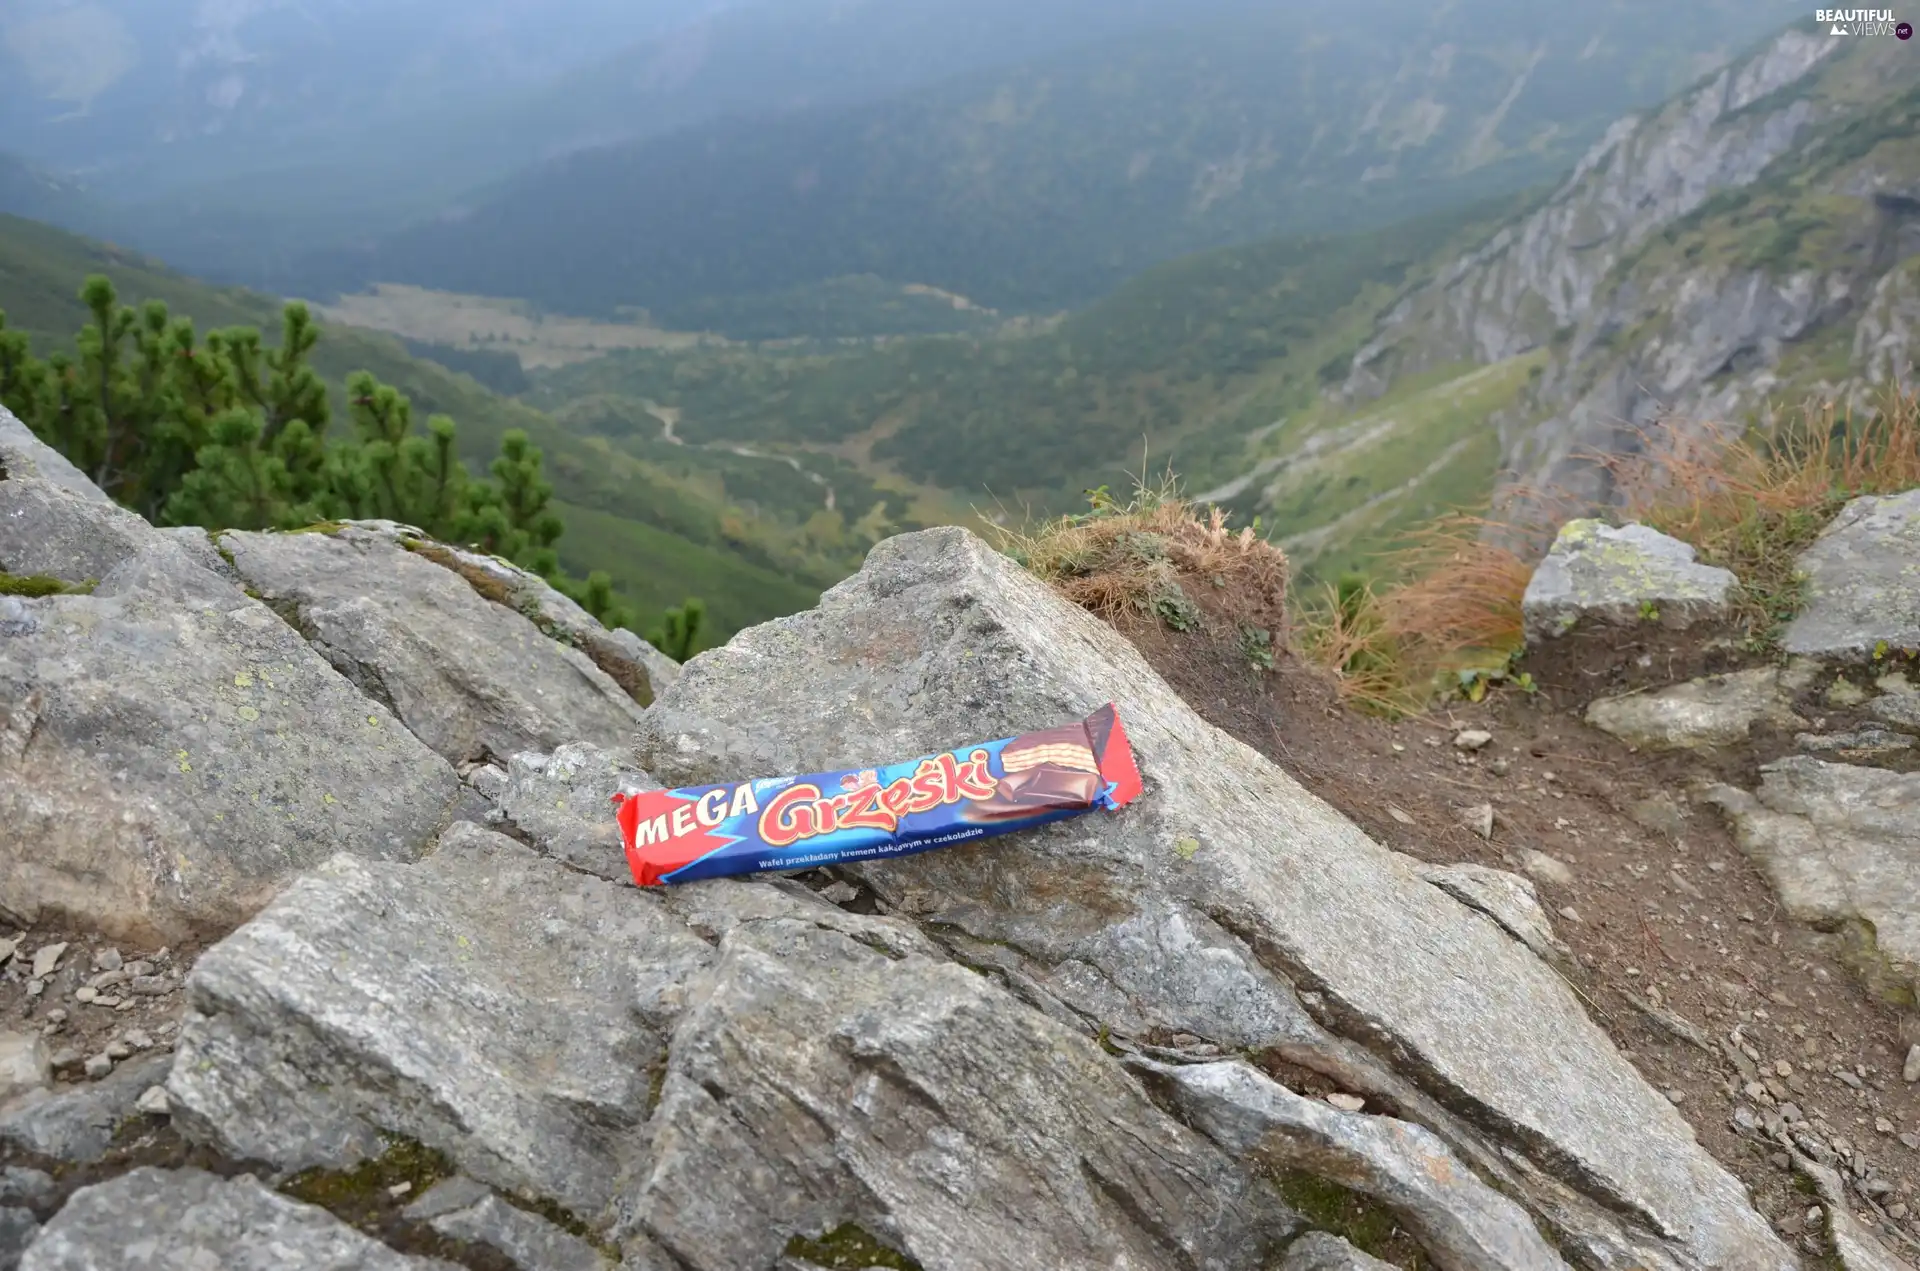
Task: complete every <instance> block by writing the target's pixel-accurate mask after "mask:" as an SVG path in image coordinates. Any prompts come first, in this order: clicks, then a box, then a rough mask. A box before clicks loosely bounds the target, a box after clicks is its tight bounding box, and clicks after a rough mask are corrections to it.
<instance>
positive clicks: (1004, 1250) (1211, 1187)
mask: <svg viewBox="0 0 1920 1271" xmlns="http://www.w3.org/2000/svg"><path fill="white" fill-rule="evenodd" d="M699 665H700V662H699V661H698V660H696V661H695V662H694V663H692V664H690V670H689V673H690V674H691V673H692V668H697V667H698V666H699ZM769 890H770V889H769ZM837 912H838V911H835V910H831V909H825V908H823V909H822V910H821V914H822V915H823V917H822V918H820V919H813V918H791V917H780V918H769V919H757V918H751V919H746V920H744V921H738V922H736V923H735V924H734V925H733V926H732V927H731V928H730V929H729V930H728V931H727V932H726V934H725V935H723V936H722V937H721V939H720V945H719V950H720V958H719V962H718V964H717V965H716V966H715V967H714V969H713V972H712V974H711V975H710V976H708V977H704V978H703V980H702V983H701V988H700V991H699V993H698V995H697V996H696V997H695V999H694V1001H693V1003H692V1004H691V1005H690V1006H689V1008H688V1011H687V1014H686V1016H685V1017H684V1018H683V1020H682V1021H681V1023H680V1026H679V1028H678V1030H677V1031H676V1033H675V1035H674V1042H673V1049H672V1052H671V1054H670V1057H669V1061H668V1068H667V1076H666V1082H665V1084H664V1085H663V1087H662V1089H661V1095H660V1107H659V1110H658V1111H657V1112H656V1113H655V1115H654V1118H653V1120H652V1121H651V1122H650V1123H649V1125H648V1128H647V1133H648V1138H649V1140H650V1143H649V1148H648V1151H647V1153H646V1155H645V1160H646V1167H645V1169H644V1171H643V1172H642V1173H641V1174H640V1175H639V1176H638V1177H637V1178H636V1179H635V1182H634V1185H633V1187H632V1188H631V1190H630V1192H629V1194H628V1195H627V1196H626V1197H625V1198H624V1199H623V1201H622V1209H623V1211H624V1212H625V1214H626V1215H627V1218H626V1225H625V1227H623V1231H624V1230H628V1229H632V1230H637V1231H640V1232H643V1233H644V1234H645V1235H646V1236H648V1237H649V1238H651V1239H652V1240H654V1241H657V1242H658V1243H659V1245H660V1246H661V1247H662V1248H664V1249H665V1250H666V1251H668V1252H669V1253H671V1254H672V1255H673V1256H675V1257H677V1258H678V1259H680V1260H681V1262H683V1263H684V1264H685V1265H686V1266H687V1267H688V1268H691V1269H692V1271H750V1269H757V1268H770V1267H772V1266H774V1265H775V1264H776V1263H777V1261H778V1260H779V1258H780V1256H781V1252H782V1249H783V1248H784V1246H785V1245H786V1243H787V1241H788V1240H789V1238H790V1237H792V1236H794V1235H796V1234H798V1235H806V1236H819V1235H821V1234H823V1233H825V1232H828V1231H831V1230H834V1229H836V1228H838V1227H840V1226H841V1225H842V1224H845V1223H853V1224H855V1225H857V1226H858V1227H860V1228H861V1229H862V1230H864V1231H866V1232H867V1233H869V1234H870V1235H871V1236H872V1237H873V1238H875V1239H876V1240H878V1241H880V1242H882V1243H884V1244H886V1245H888V1246H889V1247H891V1248H894V1249H896V1250H898V1251H899V1252H900V1253H903V1254H905V1255H906V1256H908V1257H911V1258H914V1259H916V1260H917V1261H918V1262H919V1263H920V1264H921V1265H922V1266H924V1267H926V1268H927V1269H928V1271H962V1269H966V1271H1015V1269H1016V1268H1022V1269H1023V1268H1030V1267H1113V1266H1139V1267H1161V1266H1204V1267H1215V1268H1219V1269H1220V1271H1232V1269H1235V1268H1247V1269H1249V1271H1251V1269H1252V1268H1257V1267H1262V1266H1265V1265H1267V1261H1266V1260H1267V1257H1268V1255H1269V1254H1270V1253H1271V1252H1273V1251H1274V1250H1276V1249H1277V1247H1278V1245H1279V1243H1280V1242H1281V1240H1282V1239H1284V1237H1285V1236H1287V1235H1290V1234H1291V1233H1292V1231H1293V1230H1294V1228H1295V1226H1296V1225H1297V1224H1296V1223H1295V1221H1294V1220H1293V1219H1292V1218H1291V1216H1290V1215H1289V1213H1288V1212H1287V1211H1286V1210H1285V1208H1284V1207H1283V1206H1282V1205H1280V1203H1279V1202H1278V1200H1277V1198H1275V1197H1274V1196H1273V1195H1272V1194H1271V1193H1270V1192H1269V1191H1268V1190H1267V1189H1266V1188H1265V1186H1264V1185H1262V1184H1257V1183H1255V1182H1253V1181H1252V1180H1251V1179H1250V1178H1249V1176H1248V1175H1247V1174H1246V1173H1245V1172H1243V1171H1242V1170H1241V1169H1240V1168H1239V1167H1237V1166H1236V1165H1235V1164H1234V1163H1233V1162H1232V1161H1230V1160H1229V1159H1228V1158H1227V1156H1226V1155H1225V1154H1223V1153H1222V1152H1221V1151H1220V1150H1219V1149H1217V1148H1216V1147H1214V1145H1213V1144H1211V1143H1209V1142H1208V1141H1207V1140H1206V1139H1204V1138H1202V1137H1201V1136H1200V1135H1198V1134H1196V1133H1194V1132H1193V1131H1191V1130H1189V1129H1187V1128H1185V1127H1184V1126H1182V1125H1180V1124H1179V1123H1178V1122H1176V1121H1174V1120H1173V1119H1172V1118H1171V1117H1169V1116H1167V1115H1166V1114H1165V1113H1163V1112H1161V1111H1160V1110H1159V1109H1158V1108H1156V1107H1155V1106H1154V1105H1153V1104H1152V1103H1151V1102H1149V1101H1148V1100H1147V1098H1146V1097H1145V1095H1144V1093H1143V1092H1142V1091H1141V1088H1140V1086H1139V1085H1138V1084H1137V1083H1136V1082H1134V1081H1132V1080H1131V1079H1130V1078H1129V1077H1128V1076H1127V1074H1126V1073H1125V1072H1124V1071H1123V1070H1121V1069H1120V1068H1119V1067H1118V1066H1117V1065H1116V1064H1115V1063H1114V1062H1113V1061H1112V1060H1111V1059H1110V1058H1109V1057H1108V1056H1107V1055H1106V1054H1105V1053H1104V1052H1103V1051H1102V1050H1101V1049H1100V1047H1099V1046H1098V1044H1096V1043H1095V1042H1094V1041H1093V1040H1092V1039H1091V1038H1089V1037H1086V1036H1084V1035H1082V1034H1080V1033H1077V1032H1073V1031H1070V1030H1068V1029H1065V1028H1062V1027H1061V1026H1060V1025H1058V1024H1055V1023H1053V1022H1052V1021H1051V1020H1049V1019H1047V1018H1046V1017H1045V1016H1043V1015H1041V1014H1040V1013H1039V1012H1037V1011H1033V1010H1030V1009H1028V1008H1027V1007H1025V1006H1023V1005H1021V1004H1020V1003H1018V1002H1016V1001H1015V1000H1014V999H1013V998H1012V997H1011V996H1009V995H1008V994H1007V993H1005V992H1004V991H1002V990H1001V989H999V988H998V987H997V986H995V985H994V984H993V983H992V982H990V981H989V980H987V979H986V978H984V977H982V976H979V975H976V974H974V973H973V972H971V971H968V970H965V969H964V968H962V967H960V966H958V965H955V964H954V963H951V962H948V961H945V960H944V959H940V958H937V957H934V956H929V955H928V953H926V952H912V951H908V950H907V948H905V947H896V948H891V949H889V948H876V947H873V945H871V944H869V943H866V942H865V941H864V940H862V939H856V938H855V937H854V936H853V935H850V934H848V929H847V928H841V929H834V928H832V927H829V926H828V925H827V924H828V923H838V922H840V919H839V918H836V917H834V916H833V915H834V914H836V913H837ZM845 917H846V918H849V919H850V918H853V917H854V916H853V915H845ZM902 933H903V936H905V938H906V939H907V940H908V941H909V942H910V944H914V945H922V946H924V943H925V942H924V940H923V939H920V938H918V937H915V936H909V935H905V929H902Z"/></svg>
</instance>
